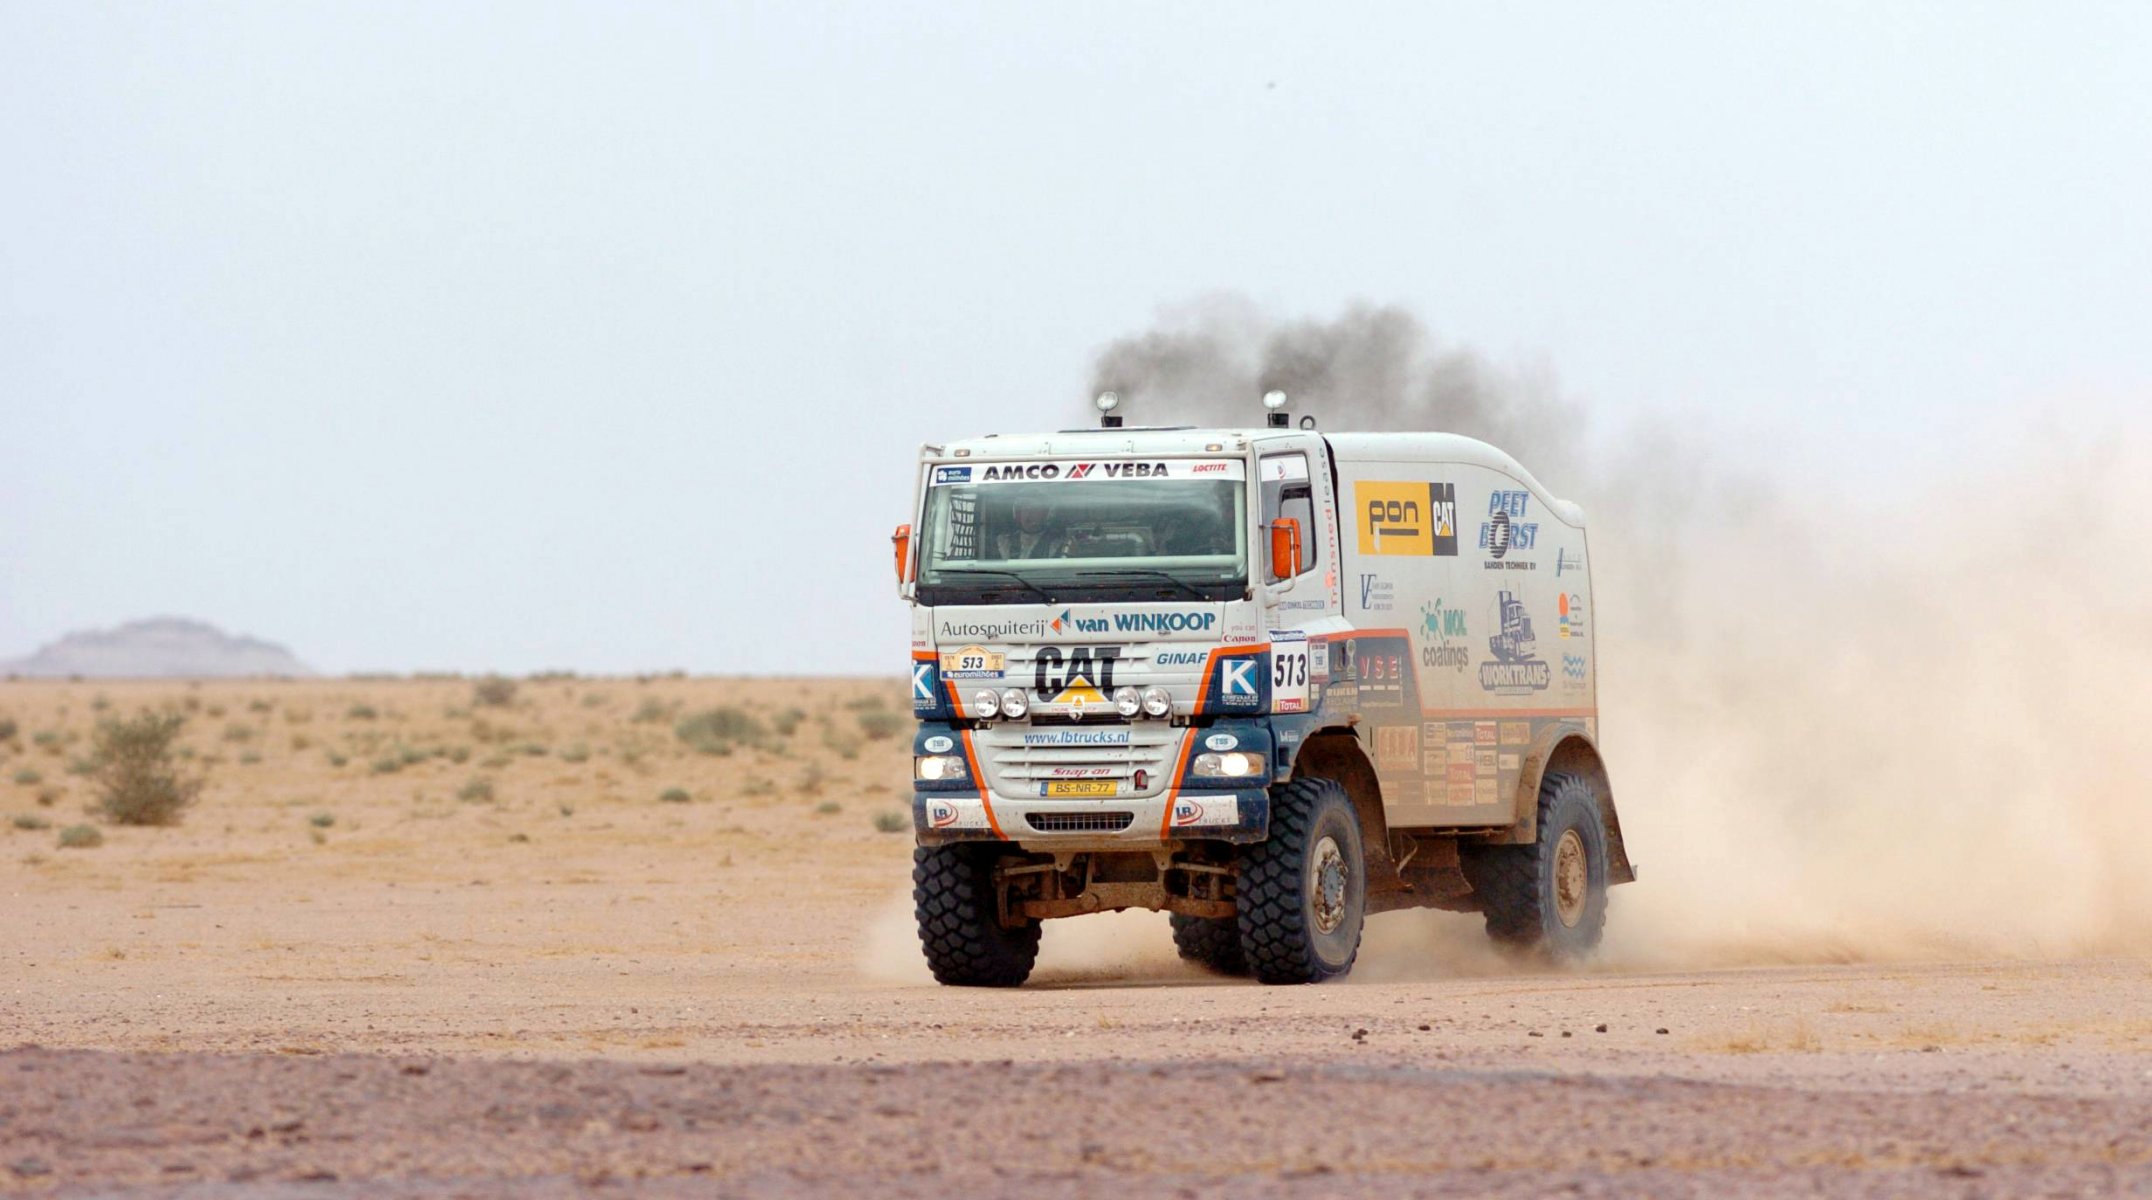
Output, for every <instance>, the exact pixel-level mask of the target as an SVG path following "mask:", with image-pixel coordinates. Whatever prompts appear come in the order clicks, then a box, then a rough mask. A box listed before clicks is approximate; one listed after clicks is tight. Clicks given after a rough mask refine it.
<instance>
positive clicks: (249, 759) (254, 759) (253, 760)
mask: <svg viewBox="0 0 2152 1200" xmlns="http://www.w3.org/2000/svg"><path fill="white" fill-rule="evenodd" d="M261 760H262V756H261V755H260V754H258V753H256V752H255V751H252V750H249V751H247V752H246V753H245V754H242V755H240V756H239V765H240V766H242V767H251V766H254V765H255V764H257V763H259V762H261Z"/></svg>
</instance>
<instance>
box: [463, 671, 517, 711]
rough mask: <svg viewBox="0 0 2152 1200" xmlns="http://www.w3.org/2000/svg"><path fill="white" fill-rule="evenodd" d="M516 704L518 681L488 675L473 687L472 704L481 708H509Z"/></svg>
mask: <svg viewBox="0 0 2152 1200" xmlns="http://www.w3.org/2000/svg"><path fill="white" fill-rule="evenodd" d="M515 702H516V681H515V680H513V679H508V678H504V677H502V676H499V675H488V676H486V677H485V678H484V679H481V680H479V681H478V682H477V683H474V684H472V685H471V704H472V705H473V706H474V707H481V708H507V707H508V706H509V705H512V704H514V703H515Z"/></svg>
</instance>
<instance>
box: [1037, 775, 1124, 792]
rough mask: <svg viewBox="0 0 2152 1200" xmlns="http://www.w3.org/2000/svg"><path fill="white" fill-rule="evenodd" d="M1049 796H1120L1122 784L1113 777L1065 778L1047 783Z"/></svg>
mask: <svg viewBox="0 0 2152 1200" xmlns="http://www.w3.org/2000/svg"><path fill="white" fill-rule="evenodd" d="M1046 794H1047V795H1049V796H1118V795H1120V794H1121V785H1120V784H1118V783H1115V782H1114V781H1113V780H1111V779H1082V780H1075V779H1064V780H1058V781H1056V782H1053V783H1049V784H1047V785H1046Z"/></svg>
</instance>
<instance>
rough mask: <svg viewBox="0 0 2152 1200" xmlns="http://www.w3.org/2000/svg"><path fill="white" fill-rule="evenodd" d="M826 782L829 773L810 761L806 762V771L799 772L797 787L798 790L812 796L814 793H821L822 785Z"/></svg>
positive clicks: (818, 764) (817, 763)
mask: <svg viewBox="0 0 2152 1200" xmlns="http://www.w3.org/2000/svg"><path fill="white" fill-rule="evenodd" d="M828 782H829V772H828V771H825V770H823V769H822V764H821V763H819V762H816V761H814V760H812V759H810V760H808V763H807V766H806V769H804V770H802V771H801V772H800V778H799V784H798V787H799V790H801V791H803V792H805V793H807V794H808V795H810V796H812V795H814V794H815V793H816V792H819V791H821V790H822V787H823V785H824V784H826V783H828Z"/></svg>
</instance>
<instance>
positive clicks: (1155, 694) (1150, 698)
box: [1143, 687, 1173, 717]
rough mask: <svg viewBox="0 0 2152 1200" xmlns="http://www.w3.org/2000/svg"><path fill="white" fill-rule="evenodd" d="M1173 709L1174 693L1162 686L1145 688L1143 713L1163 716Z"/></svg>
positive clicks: (1149, 715)
mask: <svg viewBox="0 0 2152 1200" xmlns="http://www.w3.org/2000/svg"><path fill="white" fill-rule="evenodd" d="M1172 711H1173V693H1171V692H1169V691H1167V690H1166V689H1164V688H1162V687H1147V688H1145V689H1143V715H1144V716H1147V717H1163V716H1166V715H1168V714H1170V713H1171V712H1172Z"/></svg>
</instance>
